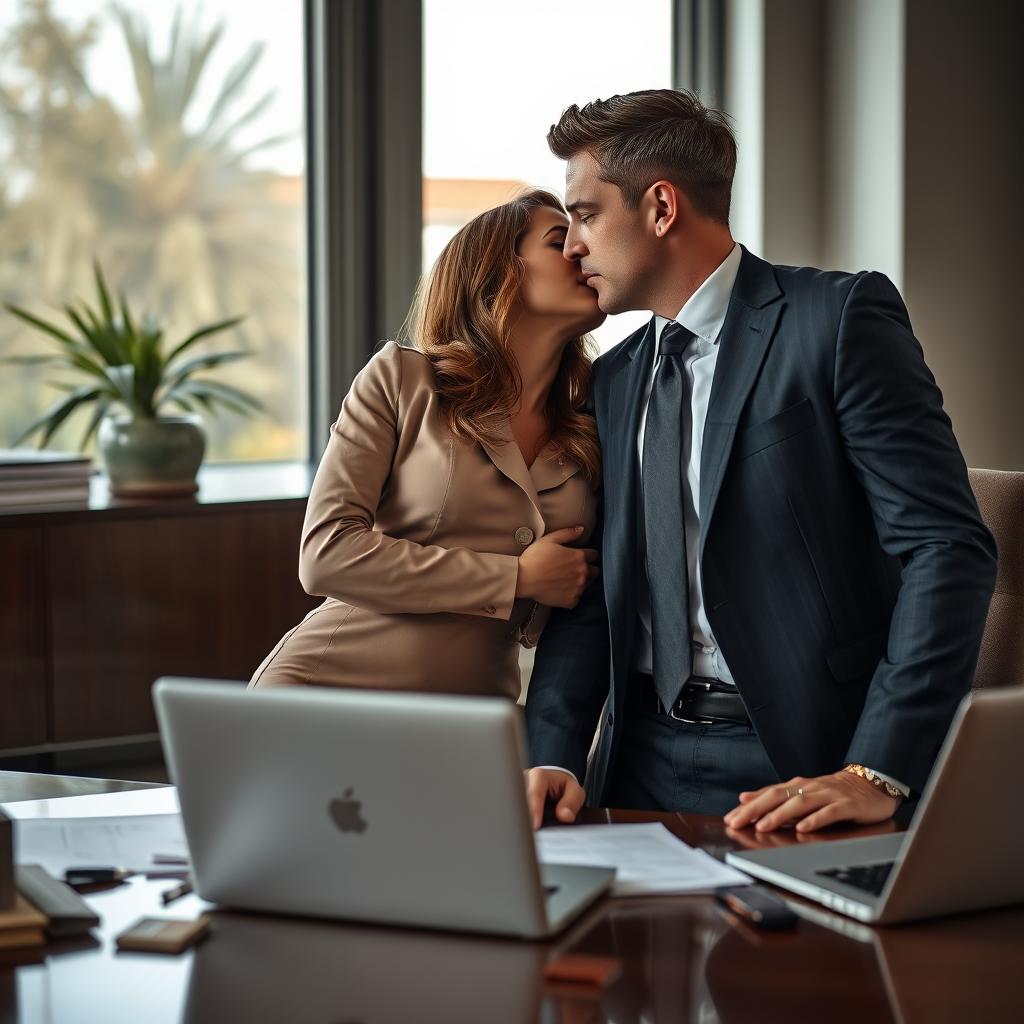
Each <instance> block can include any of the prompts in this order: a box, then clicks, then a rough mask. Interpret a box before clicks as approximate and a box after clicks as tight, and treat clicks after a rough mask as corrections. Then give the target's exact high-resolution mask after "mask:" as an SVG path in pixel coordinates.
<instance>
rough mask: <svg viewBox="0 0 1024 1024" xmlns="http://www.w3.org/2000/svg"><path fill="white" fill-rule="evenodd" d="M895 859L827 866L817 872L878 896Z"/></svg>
mask: <svg viewBox="0 0 1024 1024" xmlns="http://www.w3.org/2000/svg"><path fill="white" fill-rule="evenodd" d="M895 863H896V862H895V861H892V860H887V861H882V862H880V863H878V864H858V865H856V866H855V867H849V868H829V869H828V870H827V871H819V872H817V873H818V874H819V875H825V876H826V877H827V878H834V879H835V880H836V881H837V882H842V883H843V885H852V886H853V887H854V888H855V889H863V890H864V892H869V893H871V894H872V895H873V896H880V895H881V894H882V890H883V889H884V888H885V881H886V879H887V878H888V877H889V872H890V871H892V868H893V864H895Z"/></svg>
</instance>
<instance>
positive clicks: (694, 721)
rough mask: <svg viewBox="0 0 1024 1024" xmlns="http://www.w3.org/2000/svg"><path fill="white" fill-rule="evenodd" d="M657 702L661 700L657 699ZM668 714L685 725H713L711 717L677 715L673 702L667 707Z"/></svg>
mask: <svg viewBox="0 0 1024 1024" xmlns="http://www.w3.org/2000/svg"><path fill="white" fill-rule="evenodd" d="M658 703H659V705H660V703H661V702H660V701H659V702H658ZM676 703H678V701H677V702H676ZM668 716H669V718H674V719H675V720H676V721H677V722H685V723H686V724H687V725H714V721H713V719H710V718H685V717H683V715H677V714H676V705H675V704H673V705H672V707H670V708H669V709H668Z"/></svg>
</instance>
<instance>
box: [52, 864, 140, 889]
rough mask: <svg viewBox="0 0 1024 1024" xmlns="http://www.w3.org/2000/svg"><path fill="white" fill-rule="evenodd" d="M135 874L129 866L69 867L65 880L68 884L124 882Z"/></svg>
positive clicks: (65, 873)
mask: <svg viewBox="0 0 1024 1024" xmlns="http://www.w3.org/2000/svg"><path fill="white" fill-rule="evenodd" d="M134 874H135V872H134V871H131V870H130V869H129V868H106V867H104V868H67V869H66V870H65V872H64V881H65V882H66V883H67V884H68V885H97V884H101V883H103V882H123V881H124V880H125V879H126V878H130V877H131V876H132V875H134Z"/></svg>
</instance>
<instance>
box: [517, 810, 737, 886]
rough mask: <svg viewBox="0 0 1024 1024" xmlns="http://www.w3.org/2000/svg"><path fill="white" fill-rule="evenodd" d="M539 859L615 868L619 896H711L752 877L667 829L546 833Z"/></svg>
mask: <svg viewBox="0 0 1024 1024" xmlns="http://www.w3.org/2000/svg"><path fill="white" fill-rule="evenodd" d="M536 843H537V859H538V860H540V861H541V863H544V864H583V865H587V866H592V867H609V868H615V869H616V874H615V885H614V888H613V889H612V892H613V894H614V895H616V896H650V895H653V894H655V893H662V894H664V893H691V892H709V891H711V890H712V889H717V888H718V887H719V886H723V885H748V884H749V883H750V881H751V879H750V878H749V877H748V876H747V875H745V874H743V873H742V872H741V871H737V870H736V869H735V868H732V867H729V866H728V865H726V864H723V863H722V862H721V861H717V860H715V858H714V857H712V856H711V855H710V854H708V853H705V852H704V851H703V850H697V849H694V848H693V847H692V846H687V845H686V843H684V842H683V841H682V840H681V839H677V838H676V837H675V836H674V835H672V833H671V832H669V830H668V829H667V828H665V826H664V825H662V824H661V823H660V822H655V823H654V824H650V825H573V826H569V827H561V828H546V829H541V831H540V832H538V833H537V834H536Z"/></svg>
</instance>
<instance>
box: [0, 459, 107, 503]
mask: <svg viewBox="0 0 1024 1024" xmlns="http://www.w3.org/2000/svg"><path fill="white" fill-rule="evenodd" d="M91 474H92V462H91V460H90V459H89V457H88V456H87V455H78V454H76V453H74V452H49V451H37V450H35V449H33V448H7V449H4V448H0V509H5V508H24V507H28V506H38V505H83V504H86V503H88V501H89V477H90V476H91Z"/></svg>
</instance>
